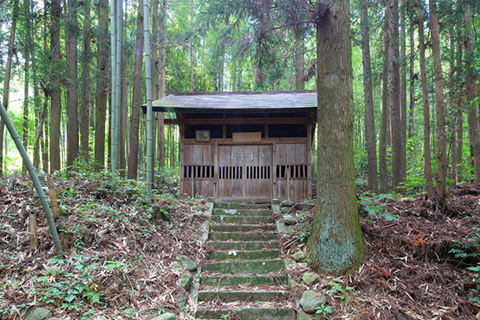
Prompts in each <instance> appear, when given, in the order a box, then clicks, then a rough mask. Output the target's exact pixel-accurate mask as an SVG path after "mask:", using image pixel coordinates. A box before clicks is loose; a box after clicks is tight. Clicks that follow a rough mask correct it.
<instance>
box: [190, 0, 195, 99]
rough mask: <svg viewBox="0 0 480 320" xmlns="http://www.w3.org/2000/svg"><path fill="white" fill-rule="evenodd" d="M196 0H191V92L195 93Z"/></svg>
mask: <svg viewBox="0 0 480 320" xmlns="http://www.w3.org/2000/svg"><path fill="white" fill-rule="evenodd" d="M194 5H195V3H194V0H190V33H191V34H190V37H191V39H190V92H194V91H195V55H194V43H195V38H194V37H193V19H194V12H195V11H194Z"/></svg>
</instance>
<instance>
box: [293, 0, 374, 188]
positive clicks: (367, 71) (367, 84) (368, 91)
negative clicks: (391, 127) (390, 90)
mask: <svg viewBox="0 0 480 320" xmlns="http://www.w3.org/2000/svg"><path fill="white" fill-rule="evenodd" d="M367 6H368V3H367V0H362V1H361V3H360V12H361V16H360V20H361V25H362V61H363V92H364V96H365V141H366V149H367V171H368V189H369V190H370V191H372V192H375V193H376V192H378V175H377V142H376V135H375V112H374V107H373V95H372V72H371V64H370V31H369V22H368V9H367ZM297 89H298V88H297Z"/></svg>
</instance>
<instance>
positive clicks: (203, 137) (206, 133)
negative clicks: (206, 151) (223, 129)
mask: <svg viewBox="0 0 480 320" xmlns="http://www.w3.org/2000/svg"><path fill="white" fill-rule="evenodd" d="M195 138H196V140H197V141H198V142H210V130H196V131H195Z"/></svg>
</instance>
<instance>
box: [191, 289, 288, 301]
mask: <svg viewBox="0 0 480 320" xmlns="http://www.w3.org/2000/svg"><path fill="white" fill-rule="evenodd" d="M286 296H287V292H286V291H284V290H200V291H198V301H213V300H217V301H221V302H234V301H252V302H258V301H277V300H278V299H284V298H286Z"/></svg>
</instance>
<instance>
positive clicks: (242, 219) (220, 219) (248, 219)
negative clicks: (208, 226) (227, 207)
mask: <svg viewBox="0 0 480 320" xmlns="http://www.w3.org/2000/svg"><path fill="white" fill-rule="evenodd" d="M212 221H213V222H217V223H238V224H262V223H272V222H273V219H271V217H266V216H234V215H215V216H212Z"/></svg>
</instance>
